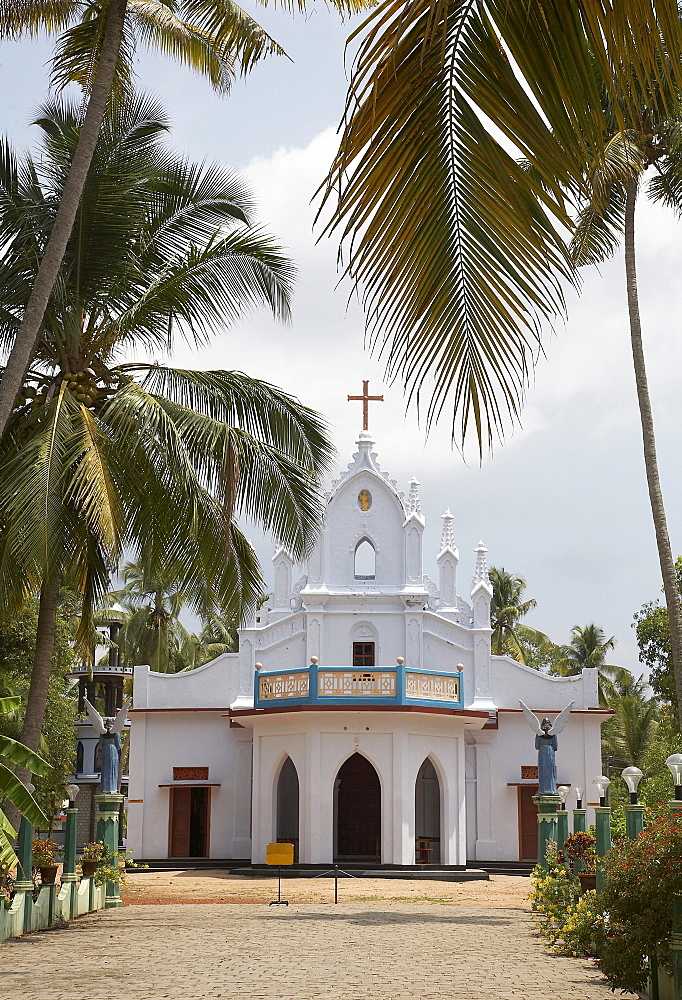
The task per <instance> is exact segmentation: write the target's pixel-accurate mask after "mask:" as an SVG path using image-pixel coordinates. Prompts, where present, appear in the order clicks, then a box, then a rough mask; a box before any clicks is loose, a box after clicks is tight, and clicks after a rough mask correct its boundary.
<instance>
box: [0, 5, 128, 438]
mask: <svg viewBox="0 0 682 1000" xmlns="http://www.w3.org/2000/svg"><path fill="white" fill-rule="evenodd" d="M127 6H128V0H109V9H108V11H107V23H106V28H105V31H104V37H103V39H102V49H101V52H100V58H99V65H98V67H97V73H96V75H95V80H94V82H93V85H92V90H91V92H90V98H89V100H88V109H87V112H86V114H85V119H84V121H83V125H82V127H81V130H80V135H79V138H78V145H77V147H76V152H75V153H74V157H73V160H72V162H71V167H70V169H69V176H68V177H67V179H66V183H65V184H64V191H63V193H62V197H61V199H60V202H59V208H58V210H57V215H56V217H55V220H54V226H53V227H52V232H51V233H50V238H49V239H48V241H47V245H46V247H45V253H44V255H43V259H42V260H41V262H40V268H39V270H38V274H37V275H36V280H35V283H34V285H33V288H32V289H31V294H30V296H29V300H28V303H27V305H26V310H25V312H24V316H23V319H22V321H21V326H20V327H19V331H18V333H17V336H16V340H15V341H14V346H13V347H12V351H11V353H10V356H9V358H8V359H7V365H6V366H5V371H4V373H3V376H2V382H1V383H0V437H1V436H2V435H3V434H4V432H5V427H6V426H7V421H8V420H9V417H10V414H11V412H12V407H13V406H14V400H15V399H16V397H17V394H18V393H19V392H20V390H21V387H22V385H23V382H24V377H25V375H26V371H27V369H28V367H29V365H30V364H31V359H32V357H33V352H34V351H35V349H36V345H37V343H38V339H39V337H40V331H41V327H42V323H43V317H44V315H45V310H46V308H47V304H48V302H49V299H50V295H51V294H52V289H53V287H54V283H55V281H56V280H57V274H58V273H59V268H60V267H61V264H62V260H63V259H64V254H65V252H66V246H67V244H68V242H69V237H70V236H71V230H72V229H73V224H74V221H75V218H76V212H77V211H78V205H79V204H80V200H81V195H82V193H83V187H84V186H85V180H86V178H87V175H88V170H89V169H90V163H91V162H92V157H93V154H94V152H95V146H96V144H97V137H98V135H99V130H100V127H101V124H102V120H103V118H104V113H105V111H106V107H107V103H108V101H109V97H110V94H111V90H112V87H113V84H114V75H115V73H116V64H117V62H118V54H119V50H120V47H121V38H122V36H123V23H124V20H125V13H126V8H127Z"/></svg>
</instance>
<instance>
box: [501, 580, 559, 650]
mask: <svg viewBox="0 0 682 1000" xmlns="http://www.w3.org/2000/svg"><path fill="white" fill-rule="evenodd" d="M488 575H489V576H490V581H491V583H492V585H493V598H492V601H491V603H490V624H491V627H492V630H493V632H492V635H491V637H490V648H491V652H492V653H493V654H494V655H495V656H503V655H504V654H505V653H507V654H508V655H509V656H511V657H513V658H514V659H515V660H518V661H519V663H525V662H526V658H527V657H526V649H525V645H524V644H525V642H527V641H528V640H531V641H532V642H533V643H539V644H540V645H544V644H545V643H548V642H549V639H548V638H547V636H546V635H545V634H544V633H543V632H538V630H537V629H534V628H530V626H528V625H524V624H523V623H522V622H521V618H524V617H525V616H526V615H527V614H528V613H529V611H533V609H534V608H536V607H537V603H538V602H537V601H536V600H535V599H534V598H529V599H528V600H526V601H524V600H523V592H524V590H525V589H526V581H525V580H524V579H523V577H522V576H514V575H513V574H512V573H508V572H507V571H506V569H504V567H503V566H500V567H499V568H498V567H496V566H492V567H491V569H490V572H489V574H488Z"/></svg>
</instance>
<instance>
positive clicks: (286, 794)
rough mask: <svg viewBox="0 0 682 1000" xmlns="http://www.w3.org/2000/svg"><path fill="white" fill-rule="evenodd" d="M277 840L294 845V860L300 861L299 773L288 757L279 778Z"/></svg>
mask: <svg viewBox="0 0 682 1000" xmlns="http://www.w3.org/2000/svg"><path fill="white" fill-rule="evenodd" d="M276 815H277V824H276V830H277V832H276V839H277V840H278V841H279V842H280V843H288V844H293V845H294V860H295V861H298V828H299V789H298V772H297V770H296V765H295V764H294V762H293V760H292V759H291V757H287V758H286V759H285V760H284V762H283V764H282V766H281V768H280V771H279V776H278V778H277V814H276Z"/></svg>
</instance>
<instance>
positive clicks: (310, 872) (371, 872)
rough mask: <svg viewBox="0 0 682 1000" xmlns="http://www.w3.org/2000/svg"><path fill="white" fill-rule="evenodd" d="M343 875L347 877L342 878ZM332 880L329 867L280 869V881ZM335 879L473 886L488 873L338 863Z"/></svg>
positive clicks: (259, 870) (263, 872) (246, 871)
mask: <svg viewBox="0 0 682 1000" xmlns="http://www.w3.org/2000/svg"><path fill="white" fill-rule="evenodd" d="M229 873H230V875H246V876H250V877H251V878H272V876H273V869H272V868H270V867H269V866H268V865H244V866H239V867H236V866H231V867H230V868H229ZM346 873H347V874H346ZM306 877H307V878H333V877H334V866H333V865H292V866H291V867H290V868H283V869H282V878H306ZM339 878H397V879H409V880H427V881H429V880H431V881H436V882H474V881H479V880H487V879H488V878H489V876H488V873H487V872H486V871H483V870H481V869H479V868H456V867H454V866H452V867H448V866H441V865H405V866H399V867H398V866H396V867H393V866H391V865H371V864H365V865H359V864H351V863H350V862H339Z"/></svg>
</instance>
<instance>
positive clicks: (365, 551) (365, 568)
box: [355, 538, 376, 580]
mask: <svg viewBox="0 0 682 1000" xmlns="http://www.w3.org/2000/svg"><path fill="white" fill-rule="evenodd" d="M375 573H376V552H375V550H374V546H373V545H372V543H371V542H370V540H369V538H362V539H361V540H360V541H359V542H358V544H357V545H356V546H355V579H356V580H373V579H374V576H375Z"/></svg>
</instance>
